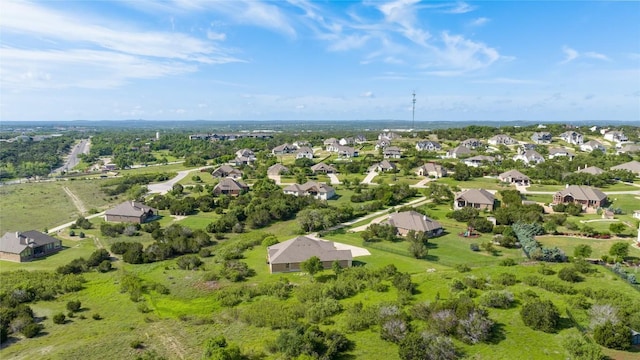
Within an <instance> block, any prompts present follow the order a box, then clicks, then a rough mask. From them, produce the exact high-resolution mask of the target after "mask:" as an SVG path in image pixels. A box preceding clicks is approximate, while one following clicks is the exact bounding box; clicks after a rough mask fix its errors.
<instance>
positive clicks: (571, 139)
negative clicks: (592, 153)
mask: <svg viewBox="0 0 640 360" xmlns="http://www.w3.org/2000/svg"><path fill="white" fill-rule="evenodd" d="M560 139H562V140H564V141H566V142H568V143H569V144H573V145H582V144H583V143H584V138H583V137H582V134H579V133H577V132H575V131H571V130H570V131H565V132H563V133H562V134H560Z"/></svg>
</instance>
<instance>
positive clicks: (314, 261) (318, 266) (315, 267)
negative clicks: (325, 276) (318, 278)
mask: <svg viewBox="0 0 640 360" xmlns="http://www.w3.org/2000/svg"><path fill="white" fill-rule="evenodd" d="M300 269H302V270H303V271H305V272H307V273H308V274H309V275H311V278H312V279H313V276H314V275H315V274H317V273H319V272H320V271H322V270H324V266H322V261H320V258H319V257H317V256H312V257H310V258H308V259H307V260H305V261H303V262H301V263H300Z"/></svg>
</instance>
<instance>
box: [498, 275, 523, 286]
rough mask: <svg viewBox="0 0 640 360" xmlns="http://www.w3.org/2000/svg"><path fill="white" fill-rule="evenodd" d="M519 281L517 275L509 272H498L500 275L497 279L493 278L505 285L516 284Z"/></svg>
mask: <svg viewBox="0 0 640 360" xmlns="http://www.w3.org/2000/svg"><path fill="white" fill-rule="evenodd" d="M517 281H518V280H517V279H516V276H515V275H514V274H509V273H501V274H498V276H496V277H495V279H494V280H493V282H494V283H496V284H500V285H504V286H511V285H515V284H516V282H517Z"/></svg>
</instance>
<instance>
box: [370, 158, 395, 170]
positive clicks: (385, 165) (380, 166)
mask: <svg viewBox="0 0 640 360" xmlns="http://www.w3.org/2000/svg"><path fill="white" fill-rule="evenodd" d="M397 168H398V167H397V166H396V164H394V163H392V162H390V161H389V160H382V161H380V162H379V163H377V164H373V165H371V166H369V169H367V172H372V171H384V172H388V171H394V170H396V169H397Z"/></svg>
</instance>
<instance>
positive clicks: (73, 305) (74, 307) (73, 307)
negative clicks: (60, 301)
mask: <svg viewBox="0 0 640 360" xmlns="http://www.w3.org/2000/svg"><path fill="white" fill-rule="evenodd" d="M81 307H82V304H81V303H80V300H71V301H69V302H68V303H67V310H69V311H73V312H77V311H78V310H80V308H81Z"/></svg>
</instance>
